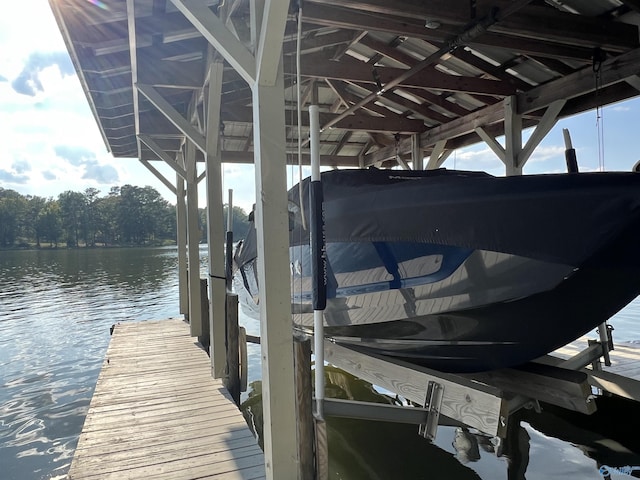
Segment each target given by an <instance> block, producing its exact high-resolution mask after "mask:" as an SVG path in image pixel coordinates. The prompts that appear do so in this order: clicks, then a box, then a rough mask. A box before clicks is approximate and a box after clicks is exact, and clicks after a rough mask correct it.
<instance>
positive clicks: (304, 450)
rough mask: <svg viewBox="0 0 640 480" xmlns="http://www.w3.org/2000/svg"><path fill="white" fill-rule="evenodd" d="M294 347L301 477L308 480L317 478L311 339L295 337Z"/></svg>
mask: <svg viewBox="0 0 640 480" xmlns="http://www.w3.org/2000/svg"><path fill="white" fill-rule="evenodd" d="M293 348H294V352H295V353H294V361H295V368H296V400H297V404H296V406H297V410H298V448H299V453H298V455H299V456H300V477H299V478H301V479H302V480H307V479H313V478H315V477H314V476H315V464H314V455H313V451H314V448H313V446H314V429H313V401H312V385H311V341H310V340H309V339H307V338H295V341H294V343H293Z"/></svg>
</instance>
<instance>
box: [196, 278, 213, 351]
mask: <svg viewBox="0 0 640 480" xmlns="http://www.w3.org/2000/svg"><path fill="white" fill-rule="evenodd" d="M208 288H209V287H208V285H207V279H206V278H201V279H200V323H201V325H202V333H201V334H200V335H199V336H198V341H199V342H200V344H201V345H202V346H203V347H204V349H205V350H206V352H207V353H209V346H210V345H211V337H210V335H209V291H208Z"/></svg>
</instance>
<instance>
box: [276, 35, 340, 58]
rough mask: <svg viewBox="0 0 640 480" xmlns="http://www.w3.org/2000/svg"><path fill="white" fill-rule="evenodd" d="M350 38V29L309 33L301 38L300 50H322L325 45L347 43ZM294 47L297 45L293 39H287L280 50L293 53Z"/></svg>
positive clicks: (331, 45) (286, 53)
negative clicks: (319, 33)
mask: <svg viewBox="0 0 640 480" xmlns="http://www.w3.org/2000/svg"><path fill="white" fill-rule="evenodd" d="M352 39H353V31H351V30H338V31H335V32H332V33H327V34H323V35H310V36H308V37H304V38H303V39H302V43H301V45H300V51H301V52H302V53H305V52H313V51H317V50H322V49H323V48H326V47H333V46H335V45H341V44H343V43H349V42H351V40H352ZM296 48H297V47H296V42H295V41H288V42H285V44H284V46H283V49H282V52H283V54H284V55H293V54H295V53H296Z"/></svg>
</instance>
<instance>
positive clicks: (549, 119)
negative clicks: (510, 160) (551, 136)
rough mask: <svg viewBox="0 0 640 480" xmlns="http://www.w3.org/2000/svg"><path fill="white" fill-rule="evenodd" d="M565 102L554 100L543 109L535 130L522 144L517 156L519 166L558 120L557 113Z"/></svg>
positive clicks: (526, 159) (558, 113)
mask: <svg viewBox="0 0 640 480" xmlns="http://www.w3.org/2000/svg"><path fill="white" fill-rule="evenodd" d="M565 103H566V100H564V99H562V100H556V101H555V102H553V103H552V104H551V105H549V107H548V108H547V109H546V110H545V112H544V115H543V116H542V119H540V123H538V125H537V126H536V128H535V130H534V131H533V133H532V134H531V136H530V137H529V140H527V143H526V144H525V145H524V148H523V149H522V151H521V152H520V156H519V158H518V166H519V167H524V165H525V164H526V163H527V161H528V160H529V157H531V154H532V153H533V151H534V150H535V149H536V147H537V146H538V145H539V144H540V142H541V141H542V140H543V139H544V137H546V136H547V134H548V133H549V132H550V131H551V129H552V128H553V127H554V126H555V124H556V122H557V121H558V115H560V112H561V111H562V108H563V107H564V105H565Z"/></svg>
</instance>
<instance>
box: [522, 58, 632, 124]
mask: <svg viewBox="0 0 640 480" xmlns="http://www.w3.org/2000/svg"><path fill="white" fill-rule="evenodd" d="M638 74H640V49H635V50H631V51H630V52H627V53H624V54H622V55H619V56H617V57H611V58H609V59H607V60H605V61H604V62H603V63H602V65H601V67H600V86H601V88H604V87H607V86H609V85H612V84H614V83H617V82H619V81H622V80H625V79H626V78H628V77H630V76H632V75H638ZM595 83H596V82H595V73H594V72H593V69H592V68H591V66H588V67H585V68H583V69H581V70H579V71H577V72H575V73H573V74H570V75H567V76H564V77H562V78H559V79H558V80H554V81H552V82H548V83H546V84H544V85H541V86H539V87H535V88H532V89H531V90H529V91H527V92H523V93H521V94H518V112H520V113H523V114H524V113H528V112H532V111H535V110H538V109H540V108H544V107H546V106H548V105H551V104H552V103H553V102H555V101H556V100H561V99H571V98H574V97H578V96H580V95H584V94H585V93H589V92H592V91H594V90H595V89H596V86H595Z"/></svg>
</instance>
